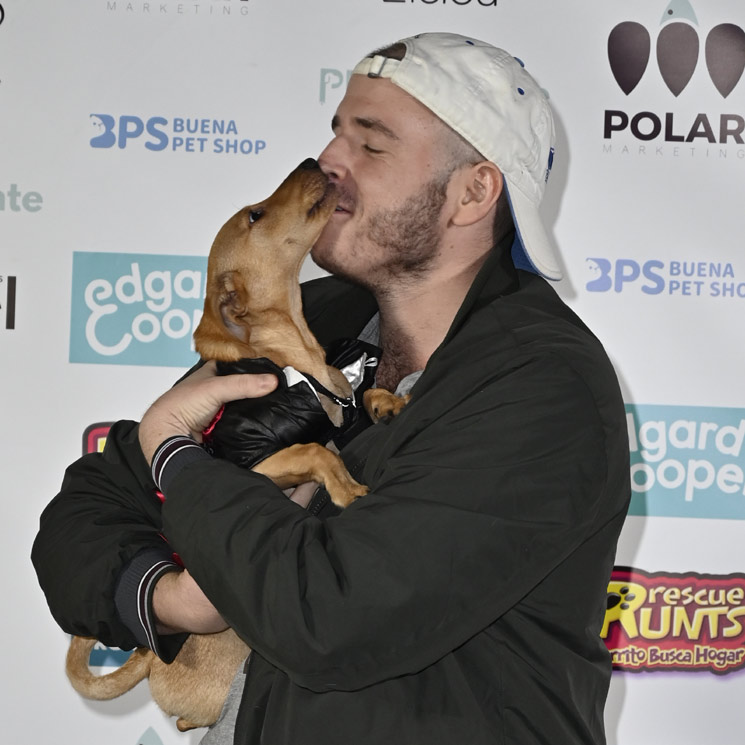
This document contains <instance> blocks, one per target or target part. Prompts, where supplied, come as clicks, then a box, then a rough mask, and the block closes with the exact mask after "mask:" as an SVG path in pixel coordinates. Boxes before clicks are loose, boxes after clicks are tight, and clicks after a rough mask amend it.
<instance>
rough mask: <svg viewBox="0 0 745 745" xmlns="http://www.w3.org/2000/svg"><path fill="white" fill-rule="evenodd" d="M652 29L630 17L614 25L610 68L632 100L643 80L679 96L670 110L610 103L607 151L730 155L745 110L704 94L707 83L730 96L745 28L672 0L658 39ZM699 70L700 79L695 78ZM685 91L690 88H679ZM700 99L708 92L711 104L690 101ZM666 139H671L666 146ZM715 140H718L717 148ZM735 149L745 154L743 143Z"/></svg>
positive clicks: (739, 139) (743, 128)
mask: <svg viewBox="0 0 745 745" xmlns="http://www.w3.org/2000/svg"><path fill="white" fill-rule="evenodd" d="M717 20H718V21H719V19H717ZM653 33H654V31H653V32H652V33H650V31H649V30H648V28H647V27H646V26H645V25H643V24H642V23H639V22H638V21H631V20H629V21H623V22H622V23H619V24H617V25H616V26H615V27H614V28H613V29H611V31H610V33H609V35H608V63H609V67H610V72H611V74H612V76H613V78H614V80H615V82H616V83H617V85H618V87H619V89H620V90H621V91H622V92H623V94H624V95H625V96H626V97H627V98H628V100H633V96H632V93H633V92H634V91H635V90H636V89H637V86H638V85H639V84H640V82H641V81H642V80H649V81H650V82H651V83H652V84H655V80H656V81H659V83H660V84H662V85H663V86H664V87H665V89H666V90H667V91H668V92H669V93H671V94H672V96H673V98H672V99H671V101H673V102H676V101H679V102H680V103H679V104H677V103H676V105H675V107H674V108H673V109H672V110H667V111H648V110H645V111H633V110H632V111H629V110H627V108H626V107H614V108H608V109H606V110H605V115H604V128H603V139H604V140H605V142H604V145H603V152H604V153H606V154H611V153H613V152H620V153H623V154H629V153H631V152H632V151H633V152H635V153H637V154H638V155H649V154H652V153H654V154H655V155H656V156H663V155H665V154H672V155H673V156H675V157H680V156H681V155H685V156H687V157H707V158H710V157H717V158H720V159H723V158H726V157H728V154H729V153H728V150H727V147H726V146H728V145H735V146H737V145H743V144H745V139H744V138H743V134H744V133H745V116H743V111H742V109H739V110H735V111H732V109H731V108H730V110H729V111H726V110H724V111H722V110H719V109H718V107H717V104H716V101H715V100H714V99H713V98H711V99H710V98H708V97H707V90H708V91H709V92H711V93H712V94H714V97H716V96H717V92H718V97H719V98H720V99H724V100H726V99H727V98H728V96H729V95H730V94H731V93H732V92H733V91H734V90H735V88H737V86H738V84H740V80H741V78H742V75H743V72H744V71H745V30H743V28H742V27H741V26H738V25H736V24H734V23H732V22H731V19H726V20H723V21H719V22H716V21H715V22H713V23H709V22H707V23H706V24H705V25H701V24H700V23H699V19H698V17H697V15H696V12H695V10H694V8H693V6H692V5H691V2H690V0H671V2H669V3H668V4H667V6H666V7H665V9H664V12H663V14H662V17H661V19H660V21H659V30H658V31H657V32H656V38H655V39H654V40H653V38H652V36H653ZM701 46H703V54H702V53H701ZM655 76H656V77H655ZM694 78H695V79H696V80H697V84H696V86H693V85H692V82H693V81H694ZM704 78H705V79H704ZM685 91H689V92H690V93H691V95H689V96H685V95H681V94H683V93H684V92H685ZM683 99H685V101H684V100H683ZM702 100H704V101H707V100H710V103H709V104H708V106H709V110H708V111H704V112H702V111H696V110H693V109H692V108H691V107H692V106H696V107H697V108H698V107H699V106H701V101H702ZM738 100H739V99H738ZM731 105H732V104H730V106H731ZM619 137H620V138H621V140H623V142H624V144H623V146H622V147H620V148H619V147H616V150H614V145H613V143H614V142H617V143H618V145H621V142H620V141H619ZM629 141H630V142H631V143H633V145H631V146H630V145H629ZM640 143H642V144H640ZM648 143H652V145H653V146H652V147H649V146H648ZM665 145H670V146H672V147H669V148H667V150H666V149H665ZM711 145H718V146H720V147H719V148H716V149H714V150H713V153H712V152H710V148H709V146H711ZM736 155H737V157H738V158H745V149H742V148H738V149H737V150H736Z"/></svg>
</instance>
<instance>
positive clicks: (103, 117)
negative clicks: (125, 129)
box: [91, 114, 116, 147]
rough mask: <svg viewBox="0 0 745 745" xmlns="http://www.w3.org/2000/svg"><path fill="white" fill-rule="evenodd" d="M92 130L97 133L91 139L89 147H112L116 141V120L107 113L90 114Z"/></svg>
mask: <svg viewBox="0 0 745 745" xmlns="http://www.w3.org/2000/svg"><path fill="white" fill-rule="evenodd" d="M91 120H92V123H93V128H94V131H95V132H96V133H97V134H96V136H95V137H93V138H92V139H91V147H113V146H114V144H115V143H116V135H115V134H114V126H115V125H116V120H115V119H114V117H113V116H109V115H108V114H91Z"/></svg>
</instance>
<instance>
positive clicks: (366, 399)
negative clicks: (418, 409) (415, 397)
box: [362, 388, 411, 424]
mask: <svg viewBox="0 0 745 745" xmlns="http://www.w3.org/2000/svg"><path fill="white" fill-rule="evenodd" d="M410 400H411V395H410V394H408V393H407V394H406V395H405V396H397V395H396V394H395V393H391V392H390V391H387V390H385V388H370V390H367V391H365V393H364V395H363V396H362V403H363V404H364V407H365V411H366V412H367V415H368V416H369V417H370V419H372V421H373V423H375V424H377V423H378V422H379V421H380V420H381V419H386V418H388V417H394V416H398V414H400V413H401V410H402V409H403V408H404V407H405V406H406V404H408V403H409V401H410Z"/></svg>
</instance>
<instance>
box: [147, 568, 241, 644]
mask: <svg viewBox="0 0 745 745" xmlns="http://www.w3.org/2000/svg"><path fill="white" fill-rule="evenodd" d="M153 612H154V613H155V618H156V627H157V630H158V633H160V634H174V633H177V632H181V631H188V632H189V633H192V634H215V633H217V632H218V631H224V630H225V629H227V628H228V624H226V623H225V621H224V620H223V618H222V616H221V615H220V614H219V613H218V612H217V610H216V609H215V606H214V605H212V603H210V601H209V600H207V596H206V595H205V594H204V593H203V592H202V591H201V589H200V588H199V585H197V583H196V582H195V581H194V578H193V577H192V576H191V575H190V574H189V572H187V571H186V570H184V571H183V572H168V574H164V575H163V576H162V577H161V578H160V579H159V580H158V582H157V584H156V585H155V590H153Z"/></svg>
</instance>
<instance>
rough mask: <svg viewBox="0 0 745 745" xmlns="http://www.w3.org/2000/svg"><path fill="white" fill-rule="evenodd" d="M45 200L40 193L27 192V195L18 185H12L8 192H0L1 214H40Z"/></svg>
mask: <svg viewBox="0 0 745 745" xmlns="http://www.w3.org/2000/svg"><path fill="white" fill-rule="evenodd" d="M43 203H44V199H43V198H42V196H41V194H39V192H38V191H27V192H26V193H25V194H24V193H23V192H22V191H21V190H20V189H19V188H18V184H11V185H10V188H9V189H8V191H7V192H2V191H0V212H4V211H5V210H10V211H11V212H38V211H39V210H40V209H41V207H42V204H43Z"/></svg>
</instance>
